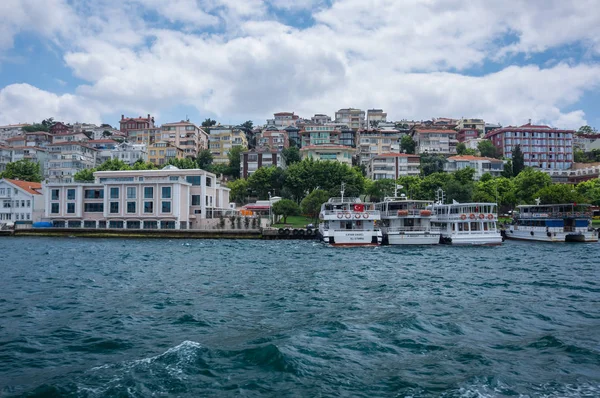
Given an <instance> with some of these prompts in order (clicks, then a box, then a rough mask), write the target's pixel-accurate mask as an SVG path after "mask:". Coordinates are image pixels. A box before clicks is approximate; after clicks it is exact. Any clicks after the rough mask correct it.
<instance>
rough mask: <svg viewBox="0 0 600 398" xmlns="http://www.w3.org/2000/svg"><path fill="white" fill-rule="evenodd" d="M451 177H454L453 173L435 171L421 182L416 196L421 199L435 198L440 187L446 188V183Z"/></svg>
mask: <svg viewBox="0 0 600 398" xmlns="http://www.w3.org/2000/svg"><path fill="white" fill-rule="evenodd" d="M450 179H452V175H451V174H448V173H444V172H439V173H433V174H430V175H428V176H427V177H424V178H423V179H422V180H421V182H420V184H419V189H418V191H417V192H416V193H414V194H413V195H414V198H415V199H421V200H431V199H434V198H435V196H436V192H437V190H438V189H439V188H442V189H443V190H444V191H445V190H446V183H447V182H448V181H449V180H450Z"/></svg>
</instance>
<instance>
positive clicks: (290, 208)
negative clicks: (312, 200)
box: [272, 199, 300, 224]
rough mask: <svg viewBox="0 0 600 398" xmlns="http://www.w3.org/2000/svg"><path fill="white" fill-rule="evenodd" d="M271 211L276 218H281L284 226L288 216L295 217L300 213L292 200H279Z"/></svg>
mask: <svg viewBox="0 0 600 398" xmlns="http://www.w3.org/2000/svg"><path fill="white" fill-rule="evenodd" d="M272 211H273V214H275V215H276V216H282V217H283V223H284V224H285V223H286V222H287V218H288V217H289V216H296V215H298V214H299V213H300V207H299V206H298V204H297V203H296V202H294V201H293V200H289V199H281V200H278V201H277V202H275V203H273V206H272Z"/></svg>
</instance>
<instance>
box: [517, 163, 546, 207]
mask: <svg viewBox="0 0 600 398" xmlns="http://www.w3.org/2000/svg"><path fill="white" fill-rule="evenodd" d="M514 183H515V191H516V196H517V199H518V201H519V203H521V204H531V203H533V201H534V199H536V198H537V196H536V194H537V193H538V192H539V191H540V190H541V189H542V188H545V187H547V186H548V185H550V184H552V179H551V178H550V176H549V175H548V174H546V173H544V172H542V171H536V170H534V169H532V168H531V167H528V168H526V169H525V170H523V171H522V172H520V173H519V175H518V176H516V177H515V179H514Z"/></svg>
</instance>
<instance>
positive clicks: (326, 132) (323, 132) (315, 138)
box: [300, 124, 342, 147]
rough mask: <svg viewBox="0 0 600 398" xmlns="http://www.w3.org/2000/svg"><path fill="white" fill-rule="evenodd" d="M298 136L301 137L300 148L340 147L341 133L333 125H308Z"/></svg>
mask: <svg viewBox="0 0 600 398" xmlns="http://www.w3.org/2000/svg"><path fill="white" fill-rule="evenodd" d="M300 135H301V137H302V147H305V146H309V145H312V146H314V145H340V138H341V135H342V132H341V129H339V128H338V127H337V126H335V125H334V124H327V125H317V124H309V125H306V126H304V130H302V131H301V132H300Z"/></svg>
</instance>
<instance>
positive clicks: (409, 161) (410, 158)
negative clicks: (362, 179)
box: [367, 153, 421, 180]
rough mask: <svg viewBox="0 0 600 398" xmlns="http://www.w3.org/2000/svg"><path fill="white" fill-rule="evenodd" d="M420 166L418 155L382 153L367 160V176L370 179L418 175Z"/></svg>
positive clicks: (393, 178)
mask: <svg viewBox="0 0 600 398" xmlns="http://www.w3.org/2000/svg"><path fill="white" fill-rule="evenodd" d="M420 166H421V158H420V157H419V155H409V154H406V153H384V154H381V155H377V156H374V157H373V158H371V159H370V160H369V163H368V164H367V177H369V178H370V179H372V180H383V179H392V180H395V179H397V178H398V177H402V176H418V175H419V173H420V171H421V169H420Z"/></svg>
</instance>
